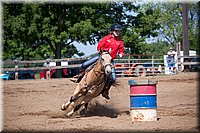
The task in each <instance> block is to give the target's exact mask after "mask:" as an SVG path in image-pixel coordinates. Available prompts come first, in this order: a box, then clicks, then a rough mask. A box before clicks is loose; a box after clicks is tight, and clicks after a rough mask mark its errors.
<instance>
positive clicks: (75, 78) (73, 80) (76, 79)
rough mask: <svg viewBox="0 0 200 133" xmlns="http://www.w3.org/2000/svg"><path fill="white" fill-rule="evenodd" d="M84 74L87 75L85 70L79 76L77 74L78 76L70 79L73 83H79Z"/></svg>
mask: <svg viewBox="0 0 200 133" xmlns="http://www.w3.org/2000/svg"><path fill="white" fill-rule="evenodd" d="M84 74H85V69H84V70H81V71H80V73H79V74H77V75H75V76H74V77H72V78H69V79H70V80H71V81H72V82H75V83H77V82H79V81H80V80H79V79H80V78H81V77H83V75H84Z"/></svg>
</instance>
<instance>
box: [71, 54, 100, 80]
mask: <svg viewBox="0 0 200 133" xmlns="http://www.w3.org/2000/svg"><path fill="white" fill-rule="evenodd" d="M98 59H99V55H97V56H95V57H93V58H91V59H89V60H87V61H85V62H84V63H83V64H82V66H81V68H80V73H79V74H77V75H75V76H74V77H73V78H70V80H71V81H73V82H75V83H77V82H79V81H80V80H81V78H82V77H83V76H84V75H85V71H86V70H87V68H88V66H90V65H91V64H93V63H95V62H96V61H97V60H98ZM88 69H90V68H88Z"/></svg>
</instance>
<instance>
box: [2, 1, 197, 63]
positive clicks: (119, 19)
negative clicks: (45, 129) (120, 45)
mask: <svg viewBox="0 0 200 133" xmlns="http://www.w3.org/2000/svg"><path fill="white" fill-rule="evenodd" d="M181 6H182V3H138V2H96V3H45V2H40V3H10V2H3V48H2V50H3V54H2V57H3V58H2V59H3V60H15V59H19V60H32V59H46V58H55V59H60V58H71V57H72V56H73V55H74V54H76V55H78V56H79V57H81V56H83V55H84V53H83V52H80V51H78V50H77V49H76V47H75V46H74V44H73V43H74V42H77V43H81V44H82V45H94V44H97V43H98V42H99V40H100V39H101V38H102V37H103V36H104V35H106V34H108V32H109V29H110V26H111V24H113V23H119V24H120V25H122V27H123V30H122V33H121V38H122V40H123V41H124V44H125V49H126V50H125V52H126V54H128V53H130V54H149V53H155V54H165V53H166V52H167V50H168V48H169V47H174V46H175V44H176V43H177V42H182V28H181V27H182V22H181V21H182V14H181V12H182V8H181ZM197 9H198V8H197V4H196V3H189V6H188V23H189V29H188V32H189V42H190V49H192V50H198V44H197V40H198V34H197V32H198V31H197V29H198V24H197V20H198V18H197ZM147 38H155V40H154V41H151V42H147V41H146V39H147Z"/></svg>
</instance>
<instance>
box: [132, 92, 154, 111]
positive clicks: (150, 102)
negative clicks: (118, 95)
mask: <svg viewBox="0 0 200 133" xmlns="http://www.w3.org/2000/svg"><path fill="white" fill-rule="evenodd" d="M156 99H157V98H156V95H143V96H142V95H139V96H130V107H131V109H134V108H157V103H156V101H157V100H156Z"/></svg>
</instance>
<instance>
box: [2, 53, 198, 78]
mask: <svg viewBox="0 0 200 133" xmlns="http://www.w3.org/2000/svg"><path fill="white" fill-rule="evenodd" d="M88 58H89V57H85V58H64V59H47V60H34V61H17V60H15V61H3V68H2V69H3V71H15V79H17V78H18V71H19V70H35V71H36V70H45V69H46V70H47V78H50V77H49V72H50V70H51V69H63V68H76V67H80V66H81V63H82V62H83V61H85V60H87V59H88ZM184 58H187V59H188V58H189V59H199V56H188V57H186V56H179V57H178V58H176V59H175V64H176V67H175V70H174V71H175V72H181V71H183V70H184V66H185V65H189V66H190V68H191V66H194V65H196V66H197V67H199V64H200V63H199V60H198V61H196V60H189V62H183V61H184ZM51 62H60V63H62V62H65V63H66V64H65V65H64V66H62V65H60V66H50V63H51ZM114 62H115V68H116V75H117V76H120V77H124V76H151V75H153V76H154V75H158V74H166V69H167V63H166V62H167V58H165V56H164V55H137V54H132V55H125V56H124V57H123V58H117V59H115V60H114ZM45 63H46V64H47V66H44V64H45ZM199 69H200V68H199Z"/></svg>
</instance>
